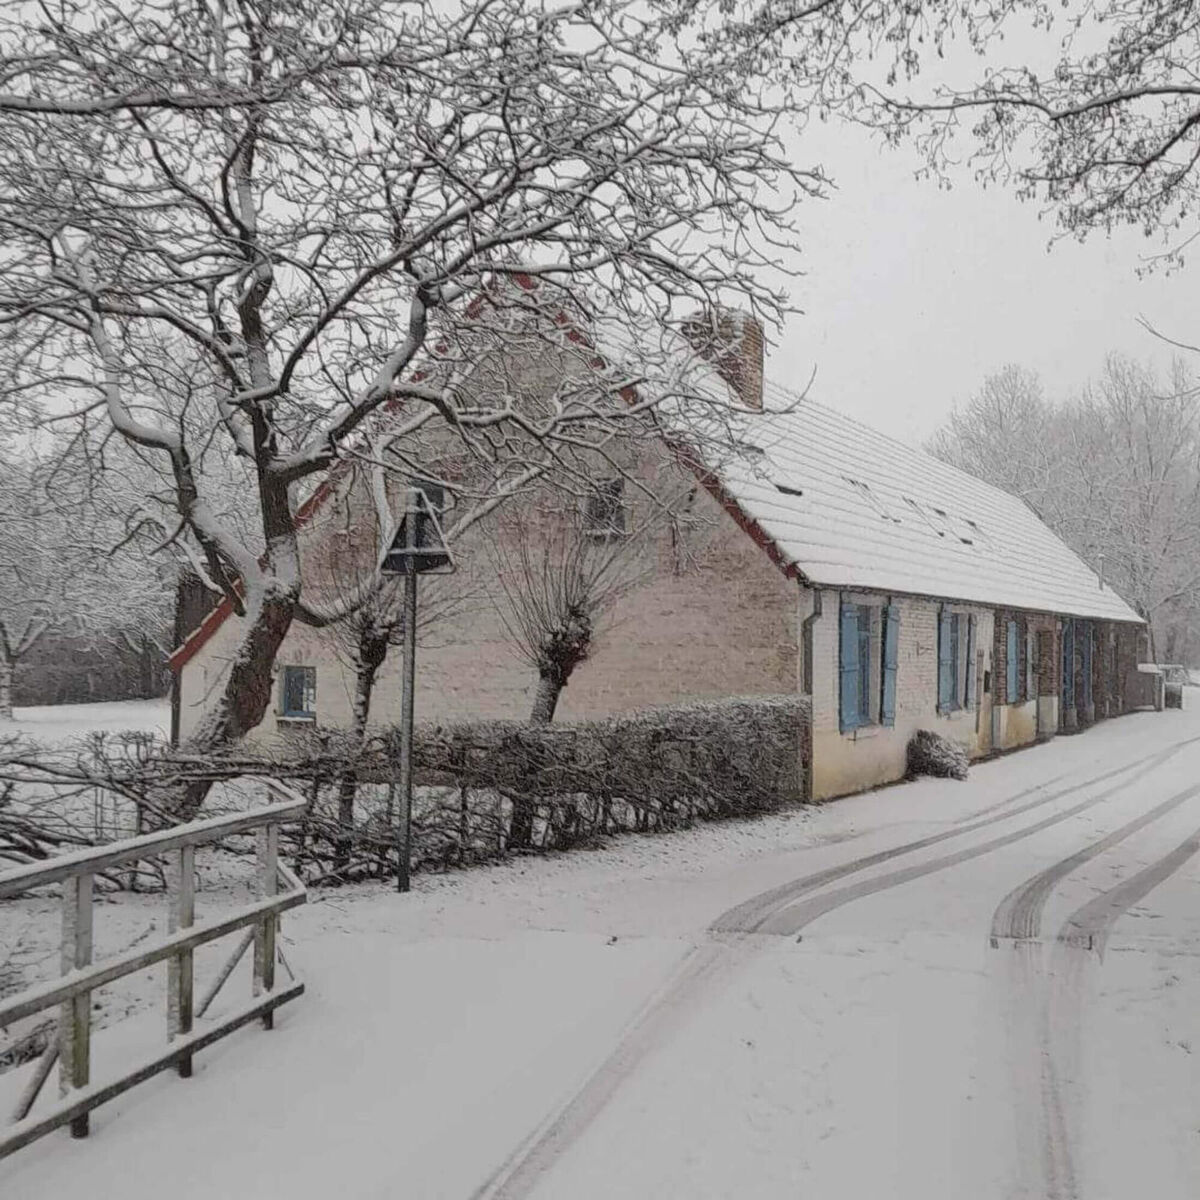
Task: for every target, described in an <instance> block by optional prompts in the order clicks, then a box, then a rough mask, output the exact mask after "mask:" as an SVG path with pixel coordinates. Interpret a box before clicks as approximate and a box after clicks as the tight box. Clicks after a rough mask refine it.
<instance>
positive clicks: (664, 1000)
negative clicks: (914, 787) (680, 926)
mask: <svg viewBox="0 0 1200 1200" xmlns="http://www.w3.org/2000/svg"><path fill="white" fill-rule="evenodd" d="M1197 741H1200V737H1195V738H1188V739H1185V740H1183V741H1180V742H1177V743H1175V744H1174V745H1172V746H1168V747H1167V748H1165V749H1164V750H1157V751H1154V752H1152V753H1150V754H1146V755H1143V756H1142V757H1141V758H1137V759H1134V760H1133V761H1132V762H1129V763H1125V764H1124V765H1122V766H1120V767H1116V768H1113V769H1111V770H1108V771H1104V772H1102V773H1101V774H1099V775H1095V776H1092V777H1090V778H1089V779H1086V780H1083V781H1081V782H1079V783H1077V784H1072V785H1071V786H1069V787H1065V788H1060V789H1059V790H1057V791H1054V792H1051V793H1049V794H1048V795H1045V796H1041V797H1039V798H1038V799H1036V800H1032V801H1030V802H1028V803H1026V804H1021V805H1019V806H1018V807H1016V808H1011V807H1010V806H1011V805H1013V804H1015V803H1017V802H1019V801H1020V800H1023V799H1024V798H1025V797H1026V796H1030V795H1033V794H1034V793H1036V792H1040V791H1042V790H1044V788H1046V787H1047V786H1048V783H1046V782H1043V783H1040V784H1038V785H1037V786H1035V787H1032V788H1027V789H1025V790H1023V791H1020V792H1017V793H1015V794H1014V795H1013V796H1011V797H1009V798H1008V799H1007V800H1004V801H1001V802H999V803H998V804H995V805H992V806H990V808H988V809H987V810H985V811H986V813H988V814H989V815H986V816H983V817H982V818H981V817H979V816H978V815H977V816H976V819H975V820H973V821H971V822H970V823H969V824H964V825H958V826H956V827H954V828H952V829H948V830H944V831H942V832H941V833H936V834H931V835H930V836H928V837H924V838H918V839H916V840H915V841H911V842H906V843H904V844H903V845H900V846H895V847H892V848H891V849H888V850H881V851H878V852H876V853H873V854H868V855H864V856H862V857H860V858H857V859H852V860H851V861H850V862H847V863H843V864H841V865H840V866H836V867H830V868H827V869H825V870H822V871H817V872H814V873H813V874H811V875H806V876H802V877H801V878H800V879H796V880H792V881H791V882H789V883H786V884H782V885H780V886H779V887H775V888H771V889H769V890H767V891H764V892H762V893H760V894H758V895H757V896H752V897H751V898H750V899H748V900H746V901H743V902H742V903H740V904H737V905H735V906H734V907H733V908H730V909H728V910H727V911H726V912H724V913H722V914H721V916H719V917H718V918H717V919H716V920H715V921H714V922H713V923H712V924H711V925H710V926H709V929H708V931H707V932H708V940H707V941H705V942H703V943H700V944H699V945H696V946H693V947H691V948H690V949H689V950H688V951H687V953H686V954H685V955H684V957H683V960H682V962H681V963H680V965H679V966H678V967H677V969H676V971H675V973H674V975H673V976H672V977H671V978H670V979H669V980H668V981H667V982H666V984H665V985H663V986H662V987H661V988H659V989H658V990H657V991H656V992H655V993H654V994H653V995H652V996H651V997H650V998H649V999H648V1000H647V1001H646V1003H645V1004H644V1005H643V1006H642V1008H641V1010H640V1011H639V1013H638V1015H637V1016H635V1018H634V1019H633V1021H632V1022H631V1024H630V1026H629V1027H628V1030H627V1032H626V1033H625V1035H624V1036H623V1037H622V1039H621V1041H620V1042H619V1043H618V1045H617V1046H616V1048H615V1049H614V1050H613V1052H612V1053H611V1054H610V1055H609V1056H608V1057H607V1058H606V1059H605V1060H604V1062H603V1063H602V1064H601V1065H600V1066H599V1067H598V1068H597V1069H596V1070H595V1071H594V1072H593V1073H592V1074H591V1075H590V1076H589V1077H588V1078H587V1079H586V1080H585V1081H584V1082H583V1083H582V1085H581V1086H580V1087H578V1088H577V1089H576V1090H575V1091H574V1092H573V1093H572V1094H571V1095H570V1096H569V1097H568V1098H567V1099H566V1101H565V1102H564V1103H563V1104H561V1105H559V1106H558V1107H557V1108H556V1109H555V1110H554V1111H553V1112H551V1113H550V1114H549V1116H548V1117H547V1118H546V1120H544V1121H543V1122H542V1123H541V1124H540V1125H539V1126H538V1127H537V1128H536V1129H535V1130H533V1131H532V1132H531V1134H530V1135H529V1137H527V1138H526V1139H525V1140H524V1141H523V1142H522V1143H521V1144H520V1145H519V1146H518V1147H517V1148H516V1149H515V1150H514V1151H513V1153H512V1154H511V1155H510V1156H509V1157H508V1159H506V1160H505V1162H504V1163H503V1164H501V1166H500V1167H499V1168H498V1169H497V1170H496V1171H494V1172H493V1173H492V1175H491V1176H489V1177H488V1179H487V1180H485V1181H484V1182H483V1183H482V1184H481V1185H480V1187H479V1188H477V1189H476V1190H475V1191H474V1192H473V1193H472V1194H471V1197H470V1200H521V1198H522V1197H525V1196H527V1195H528V1194H529V1193H530V1191H532V1189H533V1188H534V1186H536V1184H537V1182H538V1181H539V1180H540V1179H541V1178H542V1177H543V1176H544V1175H545V1174H546V1172H547V1171H549V1170H550V1168H551V1167H553V1165H554V1163H555V1162H556V1161H557V1160H558V1159H559V1158H560V1157H561V1156H562V1155H563V1154H564V1153H565V1152H566V1150H567V1149H568V1148H569V1147H570V1146H571V1145H572V1144H573V1143H574V1142H575V1141H577V1140H578V1138H579V1137H580V1136H581V1135H582V1133H583V1132H584V1131H585V1130H586V1129H587V1128H588V1126H589V1125H590V1124H591V1123H592V1121H593V1120H594V1119H595V1118H596V1116H597V1115H598V1114H599V1113H600V1112H601V1110H602V1109H603V1108H604V1107H605V1105H606V1104H607V1103H608V1101H609V1100H610V1099H611V1097H612V1096H613V1095H614V1094H615V1092H616V1091H617V1090H618V1088H619V1087H620V1085H621V1084H622V1083H623V1082H624V1080H625V1079H627V1078H628V1077H629V1075H630V1074H632V1072H633V1071H634V1069H635V1068H636V1067H637V1066H638V1065H639V1063H640V1062H641V1060H642V1059H643V1058H645V1057H646V1056H647V1055H648V1054H649V1053H650V1052H651V1051H652V1050H653V1049H655V1048H656V1047H658V1046H661V1045H662V1044H663V1043H664V1042H665V1041H666V1040H667V1038H668V1037H669V1036H670V1034H671V1033H672V1032H673V1031H674V1030H675V1029H677V1028H678V1025H679V1021H680V1019H681V1018H682V1017H684V1016H685V1015H686V1013H687V1012H688V1011H689V1010H690V1009H691V1008H693V1007H694V1006H695V1005H696V1004H697V1003H699V1001H700V1000H702V999H703V997H704V995H705V993H706V991H707V989H708V988H710V987H712V986H713V985H714V984H715V983H716V982H718V981H719V980H721V979H723V978H726V977H727V976H728V975H729V974H731V973H732V972H733V971H735V970H736V969H737V968H738V967H739V966H740V965H741V964H742V963H743V962H744V961H747V960H748V959H749V958H750V957H752V956H753V955H754V954H755V953H756V951H757V945H756V940H757V939H755V938H754V937H752V936H749V935H753V934H756V933H760V932H766V926H767V924H768V922H769V921H770V919H771V917H772V916H773V915H775V914H776V913H778V912H779V911H780V910H781V909H784V908H786V907H787V906H789V905H791V904H792V902H793V901H794V900H795V899H797V898H798V897H800V896H803V895H805V894H807V893H809V892H812V891H815V890H817V889H819V888H821V887H824V886H825V885H827V884H829V883H833V882H836V881H837V880H840V879H843V878H845V877H847V876H849V875H853V874H856V873H858V872H860V871H866V870H869V869H870V868H871V867H874V866H877V865H879V864H880V863H884V862H888V861H890V860H891V859H894V858H897V857H899V856H901V855H905V854H911V853H915V852H917V851H919V850H923V849H925V848H926V847H927V846H932V845H936V844H938V843H939V842H943V841H946V840H948V839H949V838H955V837H963V836H965V835H968V834H970V833H973V832H974V831H976V830H978V829H982V828H985V827H987V826H990V825H994V824H997V823H999V822H1002V821H1009V820H1012V819H1013V818H1015V817H1019V816H1021V815H1022V814H1024V813H1027V812H1032V811H1034V810H1036V809H1038V808H1042V807H1044V806H1045V805H1047V804H1051V803H1053V802H1054V801H1056V800H1061V799H1062V798H1063V797H1064V796H1068V795H1071V794H1073V793H1075V792H1079V791H1081V790H1083V789H1084V788H1088V787H1092V786H1094V785H1096V784H1098V783H1104V782H1107V781H1108V780H1110V779H1115V778H1116V777H1118V776H1121V775H1126V774H1128V773H1130V772H1135V771H1138V768H1143V769H1142V770H1141V771H1140V772H1139V774H1138V775H1137V776H1136V777H1135V778H1141V777H1142V776H1144V775H1146V774H1147V773H1149V772H1150V771H1152V770H1154V769H1155V768H1156V767H1158V766H1160V765H1161V764H1162V763H1164V762H1166V761H1167V759H1169V758H1170V757H1171V756H1172V755H1174V754H1176V753H1178V752H1179V751H1180V750H1182V749H1183V748H1184V747H1185V746H1187V745H1190V744H1191V743H1193V742H1197ZM1056 778H1061V776H1059V777H1056ZM1050 782H1054V781H1053V780H1052V781H1050ZM1120 786H1125V785H1118V787H1114V788H1113V789H1111V791H1116V790H1118V788H1119V787H1120ZM1109 794H1111V792H1105V793H1103V794H1102V795H1101V796H1099V797H1093V798H1089V799H1088V800H1086V801H1084V802H1083V804H1082V805H1079V806H1075V808H1073V809H1072V810H1070V812H1072V813H1073V812H1074V811H1081V810H1082V808H1085V807H1088V806H1089V805H1092V804H1096V803H1099V802H1100V801H1101V800H1102V799H1104V798H1106V797H1107V796H1108V795H1109ZM999 809H1006V810H1007V811H1003V812H1001V811H997V810H999ZM1068 815H1069V814H1068ZM1059 819H1065V818H1060V817H1058V816H1054V817H1052V818H1050V820H1049V822H1040V823H1038V824H1037V826H1036V827H1035V828H1033V829H1030V830H1028V831H1018V832H1017V834H1016V835H1015V836H1014V835H1010V836H1009V837H1007V838H1004V839H997V840H996V841H995V842H993V843H987V844H986V845H987V849H984V850H979V851H972V852H968V854H967V857H974V855H975V853H987V850H988V849H994V848H996V847H997V845H999V844H1007V842H1008V841H1010V840H1016V837H1018V836H1028V833H1032V832H1036V831H1037V829H1038V828H1042V827H1044V825H1045V824H1047V823H1050V824H1052V823H1054V822H1055V821H1056V820H1059ZM951 857H954V856H951ZM944 865H948V864H947V863H946V862H945V860H937V861H936V862H935V863H932V864H922V865H920V866H919V867H918V868H913V869H911V870H910V872H907V873H905V874H906V875H908V876H909V877H913V878H915V877H916V875H917V874H924V873H929V872H932V871H934V870H939V869H941V868H942V866H944ZM894 874H901V873H900V872H896V873H894ZM891 878H892V877H891V876H888V877H885V879H891ZM868 882H869V883H875V882H876V881H868ZM881 886H892V884H891V883H888V884H886V885H885V884H882V883H881ZM850 890H851V889H841V890H840V891H839V892H836V893H832V894H833V895H839V896H840V895H842V894H843V893H845V892H848V891H850ZM854 898H856V897H853V896H851V897H847V899H846V900H844V901H842V902H845V903H848V902H849V900H850V899H854Z"/></svg>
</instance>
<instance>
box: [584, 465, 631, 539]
mask: <svg viewBox="0 0 1200 1200" xmlns="http://www.w3.org/2000/svg"><path fill="white" fill-rule="evenodd" d="M583 531H584V533H586V534H588V535H590V536H591V537H596V538H619V537H623V536H624V534H625V480H624V479H621V478H619V477H618V478H616V479H602V480H600V481H599V482H598V483H597V484H596V486H595V489H594V490H593V491H592V492H590V493H589V494H588V497H587V503H586V505H585V507H584V512H583Z"/></svg>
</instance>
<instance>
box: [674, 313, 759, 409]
mask: <svg viewBox="0 0 1200 1200" xmlns="http://www.w3.org/2000/svg"><path fill="white" fill-rule="evenodd" d="M683 335H684V337H686V338H687V340H688V341H689V342H691V344H692V346H693V347H694V349H695V350H696V352H697V353H698V354H700V355H702V356H703V357H704V358H706V359H707V360H708V361H709V362H711V363H712V364H713V365H714V366H715V367H716V368H717V372H718V373H719V374H720V376H721V378H722V379H724V380H725V382H726V383H727V384H729V386H730V387H731V388H733V390H734V391H735V392H736V393H737V394H738V397H739V398H740V399H741V402H742V403H743V404H744V405H745V406H746V407H747V408H754V409H758V410H759V411H760V412H761V411H762V406H763V331H762V325H760V324H759V322H758V319H757V318H756V317H753V316H751V315H750V314H749V313H744V312H740V311H738V310H736V309H729V308H720V309H714V310H712V311H711V312H708V313H696V314H695V315H694V316H691V317H688V318H687V320H685V321H684V323H683Z"/></svg>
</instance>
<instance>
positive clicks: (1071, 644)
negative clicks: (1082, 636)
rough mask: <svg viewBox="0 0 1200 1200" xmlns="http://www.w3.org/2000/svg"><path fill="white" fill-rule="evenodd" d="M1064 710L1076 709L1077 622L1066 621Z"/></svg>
mask: <svg viewBox="0 0 1200 1200" xmlns="http://www.w3.org/2000/svg"><path fill="white" fill-rule="evenodd" d="M1062 696H1063V708H1074V707H1075V622H1074V621H1071V620H1066V621H1064V622H1063V627H1062Z"/></svg>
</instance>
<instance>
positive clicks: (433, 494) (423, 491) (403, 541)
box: [379, 479, 454, 892]
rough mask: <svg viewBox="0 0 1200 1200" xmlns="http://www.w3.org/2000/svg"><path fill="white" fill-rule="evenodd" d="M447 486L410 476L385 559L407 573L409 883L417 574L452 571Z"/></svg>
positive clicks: (404, 881) (400, 849) (403, 710)
mask: <svg viewBox="0 0 1200 1200" xmlns="http://www.w3.org/2000/svg"><path fill="white" fill-rule="evenodd" d="M445 498H446V492H445V489H444V488H443V487H442V486H441V484H437V483H432V482H431V481H429V480H427V479H410V480H409V486H408V487H407V489H405V501H404V511H403V513H402V515H401V518H400V527H399V528H398V529H397V530H396V536H395V537H394V538H393V539H392V544H391V545H390V546H389V547H388V549H387V550H386V552H385V553H384V556H383V561H382V562H381V563H380V568H379V569H380V573H381V574H382V575H385V576H391V577H394V576H397V575H400V576H403V577H404V683H403V691H402V693H401V696H400V826H399V829H398V830H397V832H396V852H397V859H398V863H397V867H396V886H397V889H398V890H399V891H401V892H407V891H408V890H409V887H410V882H409V874H410V866H411V862H412V744H413V692H414V690H415V687H416V679H417V576H418V575H423V574H426V573H427V572H430V571H435V572H437V573H438V574H449V573H450V572H451V571H453V570H454V559H453V558H452V557H451V555H450V551H449V549H448V548H447V546H446V538H445V535H444V534H443V533H442V527H441V523H440V521H439V520H438V517H439V514H440V513H441V512H442V510H443V508H444V506H445Z"/></svg>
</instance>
